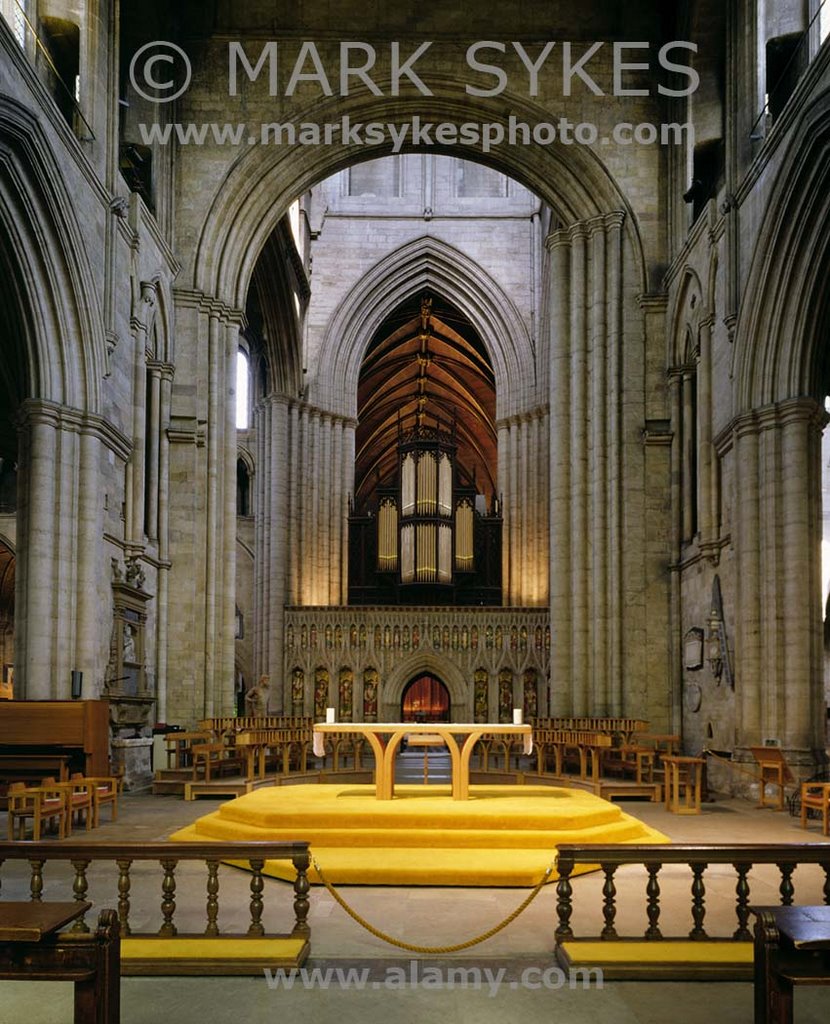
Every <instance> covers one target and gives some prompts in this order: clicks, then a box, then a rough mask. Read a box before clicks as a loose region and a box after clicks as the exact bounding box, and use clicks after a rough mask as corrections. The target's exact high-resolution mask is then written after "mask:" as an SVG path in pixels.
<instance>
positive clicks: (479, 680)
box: [473, 668, 489, 722]
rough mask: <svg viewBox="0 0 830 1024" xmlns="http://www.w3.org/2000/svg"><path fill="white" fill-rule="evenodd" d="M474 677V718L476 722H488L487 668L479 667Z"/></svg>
mask: <svg viewBox="0 0 830 1024" xmlns="http://www.w3.org/2000/svg"><path fill="white" fill-rule="evenodd" d="M473 679H474V682H473V720H474V721H476V722H486V721H487V713H488V710H489V707H488V700H487V669H485V668H477V669H476V671H475V676H474V677H473Z"/></svg>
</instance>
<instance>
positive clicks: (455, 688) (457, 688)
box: [379, 651, 473, 722]
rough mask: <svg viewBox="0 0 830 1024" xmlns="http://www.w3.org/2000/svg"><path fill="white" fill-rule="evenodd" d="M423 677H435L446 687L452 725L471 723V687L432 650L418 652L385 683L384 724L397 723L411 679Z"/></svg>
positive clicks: (452, 666) (382, 706)
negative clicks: (454, 723) (453, 723)
mask: <svg viewBox="0 0 830 1024" xmlns="http://www.w3.org/2000/svg"><path fill="white" fill-rule="evenodd" d="M421 675H432V676H435V677H437V678H438V679H440V680H441V682H442V683H443V684H444V686H445V687H446V688H447V692H448V693H449V698H450V714H451V720H452V721H453V722H471V721H472V714H473V693H472V686H470V685H468V684H467V681H466V680H465V679H464V676H463V675H462V673H461V671H460V669H458V668H457V667H456V666H455V665H453V664H452V663H451V662H449V661H445V660H444V659H443V658H441V657H439V656H438V655H436V654H433V653H432V652H431V651H419V652H418V653H415V654H412V656H411V657H409V658H406V659H404V660H402V661H401V662H400V664H398V665H397V666H396V667H395V668H394V670H393V671H392V672H391V673H390V675H389V677H388V679H386V680H385V681H384V683H383V684H382V686H381V693H380V705H381V706H380V716H379V717H380V720H381V721H384V722H396V721H398V718H399V716H400V713H401V707H402V704H403V696H404V692H405V690H406V688H407V686H408V685H409V684H410V683H411V682H412V680H413V679H417V678H418V676H421Z"/></svg>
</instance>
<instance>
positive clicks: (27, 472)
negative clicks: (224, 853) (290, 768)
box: [0, 0, 830, 773]
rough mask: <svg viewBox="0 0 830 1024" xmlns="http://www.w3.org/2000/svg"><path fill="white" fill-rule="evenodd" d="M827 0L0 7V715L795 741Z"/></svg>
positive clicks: (816, 522)
mask: <svg viewBox="0 0 830 1024" xmlns="http://www.w3.org/2000/svg"><path fill="white" fill-rule="evenodd" d="M347 7H348V8H349V9H348V37H349V38H350V39H351V38H354V39H356V40H363V42H360V43H354V44H353V49H352V50H349V51H348V52H346V56H345V57H344V50H343V47H342V46H341V41H342V39H344V38H345V36H344V35H343V33H344V32H345V27H343V24H344V23H343V18H344V17H345V13H344V12H345V11H346V8H347ZM826 7H827V5H826V4H819V3H817V2H816V0H810V2H805V0H782V2H781V3H776V4H774V5H770V4H766V5H764V4H760V3H757V2H756V0H730V2H728V3H725V4H715V3H710V2H708V0H690V2H688V3H677V4H664V5H660V6H659V11H658V9H657V7H655V5H652V4H647V3H644V2H634V3H628V4H626V5H623V4H618V3H612V4H607V3H603V4H600V3H591V2H589V3H585V4H582V5H579V7H578V8H577V6H576V5H574V4H571V3H569V2H565V0H561V2H560V0H557V2H554V3H549V4H545V5H534V4H529V5H525V4H514V3H507V4H504V5H501V6H500V7H499V8H498V9H497V10H496V9H493V10H490V9H489V8H488V7H487V6H486V5H485V6H482V7H479V8H476V9H475V10H469V11H466V10H465V12H464V14H463V18H462V17H461V13H460V11H455V10H453V9H450V8H447V7H444V6H441V5H434V4H425V5H422V7H420V8H419V9H418V14H417V16H415V15H414V14H413V13H412V10H411V9H410V8H408V7H407V6H406V5H401V4H395V3H390V4H387V5H384V8H383V11H382V12H381V11H380V10H378V11H375V10H374V9H371V10H370V9H366V10H360V9H358V8H354V9H352V8H351V7H349V5H345V6H344V7H343V11H340V9H339V8H337V9H336V10H335V8H336V5H330V4H325V3H303V4H300V5H299V6H297V5H288V4H283V3H281V2H279V0H274V2H271V3H266V2H261V0H244V2H237V3H234V4H227V3H222V2H215V3H208V4H204V3H199V4H196V3H189V2H183V3H180V4H177V5H175V10H173V9H171V8H170V7H169V6H168V5H167V4H164V3H160V2H152V0H151V2H148V3H144V4H141V5H136V4H119V3H115V2H112V3H106V2H103V0H86V2H80V3H79V2H75V0H3V3H2V14H3V17H2V19H0V46H2V63H0V155H2V159H0V265H2V270H3V272H2V274H1V275H0V292H2V302H0V310H2V320H0V336H1V337H2V342H1V343H0V344H2V364H1V365H2V371H1V372H0V389H1V393H2V399H3V400H2V405H0V627H1V628H0V653H2V665H3V687H4V694H5V695H6V696H13V697H14V698H15V699H27V700H35V699H49V698H51V699H66V698H69V697H70V696H72V695H73V693H74V695H75V696H77V695H78V694H81V693H82V695H83V697H85V698H93V697H97V696H108V697H110V698H111V699H112V701H113V702H114V706H115V707H117V708H118V709H119V710H118V715H119V717H118V721H117V723H116V724H117V725H118V727H119V729H118V731H119V734H120V735H122V736H140V735H142V734H143V733H145V732H146V731H147V730H148V728H149V727H150V726H151V725H152V724H153V723H154V722H167V723H178V724H181V725H183V726H189V725H192V724H193V723H194V722H196V721H197V720H199V719H200V718H204V717H209V716H211V715H229V714H233V713H234V712H235V710H237V709H238V708H239V707H240V706H241V704H240V701H241V699H242V694H243V693H244V691H245V690H246V689H247V688H248V687H250V686H251V685H252V684H253V682H254V681H255V680H256V679H257V678H258V677H259V676H260V675H268V676H269V677H270V679H271V681H272V686H271V697H270V709H271V711H272V712H274V713H277V714H279V713H284V714H294V715H297V714H299V715H304V716H310V717H314V718H318V719H319V718H320V717H322V716H323V712H324V709H325V708H327V707H335V708H337V709H338V714H339V717H340V718H342V719H343V720H346V721H348V720H350V719H351V720H355V721H358V720H364V719H365V720H372V719H375V718H376V719H378V720H380V721H383V720H395V719H396V718H397V717H399V716H400V714H401V712H402V709H403V707H404V704H405V703H406V702H408V703H406V706H407V708H409V709H410V710H411V709H412V708H413V707H415V705H417V707H415V710H416V711H418V712H419V713H420V714H421V716H427V717H428V716H429V715H432V714H435V715H439V716H443V717H445V718H447V719H449V720H452V721H472V720H476V721H489V722H500V721H507V720H509V716H510V714H511V709H513V708H522V709H523V710H524V713H525V714H526V716H527V717H528V718H530V719H534V718H536V717H546V716H551V715H628V716H634V717H640V718H643V719H647V720H648V721H649V722H650V723H651V726H652V728H653V729H655V730H657V731H662V732H676V733H679V734H682V736H683V743H684V748H685V749H686V750H688V751H699V750H700V749H702V748H703V747H706V746H708V747H711V748H712V749H716V750H721V751H725V752H729V753H730V754H731V755H733V756H734V757H736V758H737V759H739V760H740V759H741V758H743V757H746V756H747V754H746V752H747V750H748V749H749V748H750V747H752V746H753V745H759V744H770V745H777V746H780V747H781V749H782V750H784V751H785V752H786V755H787V757H788V758H789V760H790V762H791V763H792V764H794V765H796V766H798V769H799V771H803V773H806V772H808V771H809V770H810V769H812V768H814V767H815V766H816V765H817V764H819V763H821V762H823V760H824V759H825V748H826V731H825V730H826V717H827V705H828V681H827V680H828V676H827V671H826V667H825V665H826V654H825V651H826V644H825V619H824V611H825V604H826V600H827V590H828V587H827V570H826V569H823V568H822V565H823V561H822V555H823V553H824V552H825V551H826V548H827V543H828V541H827V540H826V539H825V537H830V532H828V528H827V526H826V522H827V512H826V500H825V501H824V502H823V497H824V498H825V499H826V491H827V486H828V484H827V473H826V467H827V463H828V457H827V448H826V446H825V448H824V450H823V432H824V428H825V423H826V412H825V403H826V396H827V394H828V388H829V387H830V367H829V366H828V358H827V352H828V346H827V331H828V317H829V316H830V307H829V306H828V295H830V290H828V288H827V273H828V261H829V260H830V243H828V238H830V231H829V230H828V227H829V226H830V188H829V187H828V175H829V174H830V161H829V160H828V146H830V117H829V116H828V110H830V89H828V82H830V70H828V60H830V56H828V54H830V51H829V50H828V47H827V46H826V45H824V40H825V37H826V35H827V32H828V26H830V13H828V11H827V10H826ZM505 34H507V35H509V36H510V39H511V40H516V42H515V43H514V42H511V43H509V44H508V43H503V44H502V43H492V45H491V44H487V45H488V46H489V49H487V50H486V51H485V50H478V51H476V57H475V58H474V60H473V61H472V62H471V54H470V51H469V50H467V49H466V48H467V47H468V46H469V45H470V43H472V42H473V41H474V40H498V39H500V38H502V36H505ZM393 38H394V39H400V40H402V41H401V42H399V43H398V42H396V43H394V45H391V44H390V40H391V39H393ZM505 38H506V36H505ZM565 39H567V40H571V42H568V43H567V44H564V43H562V44H561V45H558V44H556V43H553V44H551V46H549V47H546V48H545V50H544V52H542V47H543V46H545V43H546V41H551V40H554V41H555V40H565ZM156 40H167V41H170V43H171V44H175V46H176V47H178V49H179V51H180V52H181V53H183V54H184V57H185V61H186V77H185V72H184V71H183V70H182V68H181V67H179V68H178V70H176V71H171V72H170V73H171V74H173V75H174V78H175V75H178V76H179V77H178V79H176V82H175V83H173V80H172V79H171V80H170V81H167V79H166V78H165V75H166V73H167V65H166V64H162V63H158V62H157V63H156V64H155V65H153V66H152V68H151V72H152V74H151V76H150V79H148V81H151V82H153V81H154V82H155V83H156V84H158V83H159V82H161V83H162V85H163V86H166V87H170V88H172V87H173V84H175V85H177V86H178V85H179V84H180V85H181V88H177V89H176V92H177V96H176V97H175V98H174V101H173V102H168V96H166V95H163V96H161V98H159V95H153V94H152V93H151V92H148V91H147V89H146V88H141V86H140V84H139V85H138V86H137V84H136V80H135V71H136V66H137V65H136V58H135V55H136V54H137V53H139V52H145V51H146V48H147V47H148V46H152V45H153V44H154V41H156ZM229 40H236V41H237V42H235V43H234V44H233V45H231V46H230V54H231V56H230V64H231V66H232V68H233V70H234V75H233V76H232V81H231V82H230V84H229V87H228V88H226V85H228V73H229V67H228V65H229ZM309 40H314V41H315V42H314V43H313V44H309V42H308V41H309ZM423 40H428V41H429V50H428V52H425V53H424V54H422V55H421V56H420V57H418V63H417V73H410V72H412V71H413V69H414V68H415V65H414V64H412V63H410V64H409V65H406V63H405V62H404V64H403V69H402V67H401V65H402V62H403V60H404V56H406V55H409V54H412V53H414V51H415V50H416V48H417V46H418V44H419V43H420V42H421V41H423ZM626 40H638V42H636V43H627V42H625V41H626ZM677 40H681V41H682V40H687V41H690V42H687V43H683V44H677V42H676V41H677ZM350 45H352V44H350ZM234 46H236V47H237V50H236V51H234V49H233V47H234ZM534 47H535V49H534ZM142 48H145V49H142ZM465 50H466V57H467V62H466V64H465V60H464V58H465ZM589 50H590V52H589ZM240 52H241V53H242V56H240ZM368 54H371V67H372V72H371V75H368V74H367V72H366V71H365V70H364V71H362V72H361V71H359V70H358V71H356V70H354V69H355V68H358V67H364V68H365V67H369V66H370V65H369V63H363V64H361V61H362V60H364V59H365V60H366V61H368V60H369V57H368V56H367V55H368ZM577 56H580V57H583V56H584V57H585V60H584V61H582V62H581V63H580V62H579V61H577ZM358 57H360V59H358ZM271 58H273V62H271ZM543 58H544V59H543ZM588 58H590V60H588ZM159 60H168V61H171V62H172V60H173V58H172V57H169V55H168V56H167V57H164V58H159ZM344 60H345V61H346V64H345V68H346V70H345V72H344V70H343V68H344ZM476 60H477V62H478V63H475V61H476ZM257 61H258V62H259V63H257ZM349 61H351V63H349ZM255 64H256V67H255V66H254V65H255ZM575 65H577V67H576V71H575V70H574V66H575ZM482 66H483V68H484V69H489V70H482ZM148 67H150V65H148ZM269 69H270V70H269ZM338 69H339V70H338ZM148 74H150V71H148ZM269 74H270V78H269ZM338 74H339V79H338ZM153 76H154V77H153ZM183 78H184V79H185V80H184V81H182V79H183ZM338 82H339V86H340V87H339V89H338V88H337V86H338ZM332 83H333V84H332ZM390 83H391V84H390ZM145 84H146V83H145ZM162 91H163V90H162ZM598 93H599V94H601V95H598ZM345 119H349V120H350V124H351V127H350V128H348V129H347V127H346V125H345V124H344V121H345ZM415 119H421V120H422V121H426V120H428V121H429V122H430V124H431V125H432V126H433V127H432V128H431V132H427V134H425V135H424V134H421V135H417V134H416V133H414V131H413V134H412V135H411V136H407V138H406V139H404V140H403V141H401V140H400V139H398V140H397V141H395V138H394V136H393V135H386V134H383V132H382V131H380V129H383V128H384V126H388V125H390V124H391V125H393V126H394V125H395V124H399V123H404V122H406V123H408V124H410V125H411V123H412V122H413V121H414V120H415ZM511 119H512V120H511ZM563 119H565V120H567V121H568V123H569V124H570V125H571V128H573V126H574V125H575V126H576V129H577V131H578V132H581V134H582V136H583V142H582V143H579V142H578V141H574V140H568V141H562V139H560V140H554V141H553V142H552V141H551V137H550V132H551V131H552V130H554V129H555V128H556V127H557V126H558V130H559V131H560V134H562V132H563V129H562V120H563ZM242 122H244V123H245V125H246V126H249V127H248V129H246V130H249V128H250V126H252V125H256V126H258V127H259V126H268V125H270V126H271V129H273V131H272V134H271V135H270V136H269V138H268V143H269V144H264V143H263V144H257V145H252V144H250V143H251V142H260V143H262V141H263V140H262V139H260V138H258V137H253V136H252V137H251V138H250V139H248V140H247V142H248V144H247V145H246V144H244V142H240V141H239V139H242V136H239V137H238V139H236V140H235V141H230V142H229V138H230V136H223V135H222V134H221V133H219V134H217V131H216V130H211V131H208V129H209V128H211V125H213V128H214V129H215V128H216V126H217V125H218V126H219V127H222V126H224V127H225V128H234V126H235V125H236V124H239V123H242ZM438 122H440V123H441V125H442V127H443V126H444V125H446V126H448V128H447V129H446V130H442V131H440V132H438V133H437V134H435V132H434V124H435V123H438ZM493 122H499V123H500V124H503V123H510V124H511V130H512V131H513V133H514V135H517V136H518V138H514V139H512V140H509V139H505V141H504V142H503V143H502V144H489V143H487V142H486V140H484V141H483V140H482V138H481V137H477V138H476V139H474V140H473V141H472V144H458V142H459V138H460V139H461V140H462V142H464V139H465V136H464V132H465V131H467V130H468V129H469V128H470V125H471V124H472V126H473V127H475V126H476V125H482V124H491V123H493ZM328 123H334V124H335V125H336V126H337V127H336V130H335V131H333V132H332V133H331V137H330V138H317V137H316V134H315V133H319V130H320V126H322V125H325V124H328ZM355 124H357V125H358V126H360V127H364V126H366V125H369V124H371V125H374V126H375V128H376V129H377V130H378V134H376V136H374V137H368V136H367V137H358V136H357V135H356V134H355V132H356V129H355V128H354V125H355ZM183 126H185V127H187V126H190V127H191V128H193V129H194V130H195V132H196V134H195V135H194V134H191V135H188V134H187V133H186V132H184V133H183ZM286 126H287V127H286ZM621 127H622V128H624V129H625V131H627V133H628V136H627V137H625V136H624V135H621V134H620V128H621ZM202 128H203V129H204V131H203V132H202V134H201V136H200V135H199V130H201V129H202ZM295 128H296V130H297V131H299V137H298V138H295V137H294V136H293V134H290V133H294V131H295ZM289 129H290V133H289ZM531 129H532V131H533V136H532V139H530V140H529V142H530V144H528V139H527V138H525V137H524V135H529V133H530V131H531ZM537 129H539V130H537ZM592 130H593V131H594V133H595V134H594V136H593V138H594V142H593V144H591V142H590V139H591V137H592V136H591V134H590V133H591V131H592ZM304 131H305V133H306V135H307V136H308V137H307V138H306V137H305V136H303V132H304ZM459 132H460V135H459ZM171 133H172V134H171ZM585 136H587V139H586V138H584V137H585ZM609 138H611V139H615V140H618V144H613V145H607V143H608V142H609ZM171 140H172V141H171ZM292 141H293V144H292ZM469 141H470V140H469V139H467V142H469ZM586 142H587V144H586ZM823 451H824V454H823ZM825 564H826V559H825ZM412 686H416V687H417V688H416V689H415V690H412V691H411V692H410V689H411V687H412ZM422 702H423V706H421V703H422Z"/></svg>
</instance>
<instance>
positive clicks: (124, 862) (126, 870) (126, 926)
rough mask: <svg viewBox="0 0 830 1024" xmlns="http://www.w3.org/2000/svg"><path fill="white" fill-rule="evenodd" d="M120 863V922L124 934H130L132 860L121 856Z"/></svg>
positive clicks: (118, 862)
mask: <svg viewBox="0 0 830 1024" xmlns="http://www.w3.org/2000/svg"><path fill="white" fill-rule="evenodd" d="M116 863H117V864H118V923H119V925H120V927H121V934H122V935H129V934H130V867H131V866H132V863H133V862H132V860H128V859H127V858H121V859H119V860H117V861H116Z"/></svg>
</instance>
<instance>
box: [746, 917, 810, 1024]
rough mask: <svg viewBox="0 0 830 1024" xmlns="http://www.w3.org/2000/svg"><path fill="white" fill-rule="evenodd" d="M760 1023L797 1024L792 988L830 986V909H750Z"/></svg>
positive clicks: (756, 1003)
mask: <svg viewBox="0 0 830 1024" xmlns="http://www.w3.org/2000/svg"><path fill="white" fill-rule="evenodd" d="M749 909H750V910H751V911H752V912H753V914H755V915H756V916H757V920H756V922H755V978H754V982H755V1024H792V1021H793V986H794V985H797V984H806V985H830V906H818V907H750V908H749Z"/></svg>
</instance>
